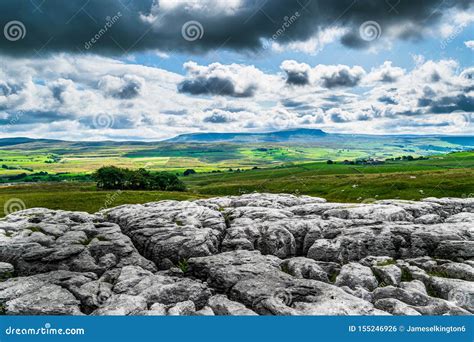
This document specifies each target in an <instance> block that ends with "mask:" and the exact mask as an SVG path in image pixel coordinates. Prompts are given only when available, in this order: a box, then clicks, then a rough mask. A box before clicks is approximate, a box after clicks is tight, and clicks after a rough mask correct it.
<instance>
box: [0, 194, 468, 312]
mask: <svg viewBox="0 0 474 342" xmlns="http://www.w3.org/2000/svg"><path fill="white" fill-rule="evenodd" d="M472 313H474V199H456V198H427V199H424V200H422V201H417V202H415V201H401V200H382V201H376V202H374V203H370V204H342V203H328V202H326V201H325V200H324V199H322V198H314V197H309V196H298V197H297V196H293V195H288V194H258V193H254V194H247V195H242V196H226V197H219V198H211V199H206V200H197V201H192V202H190V201H182V202H179V201H161V202H153V203H146V204H143V205H141V204H136V205H122V206H119V207H116V208H112V209H107V210H104V211H101V212H99V213H96V214H88V213H83V212H67V211H60V210H48V209H43V208H34V209H27V210H23V211H19V212H15V213H13V214H10V215H9V216H7V217H6V218H4V219H2V220H0V314H6V315H470V314H472Z"/></svg>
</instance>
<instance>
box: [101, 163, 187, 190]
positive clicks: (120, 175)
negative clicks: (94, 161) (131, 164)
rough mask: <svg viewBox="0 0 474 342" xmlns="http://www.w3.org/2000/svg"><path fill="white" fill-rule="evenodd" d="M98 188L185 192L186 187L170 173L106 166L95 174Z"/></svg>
mask: <svg viewBox="0 0 474 342" xmlns="http://www.w3.org/2000/svg"><path fill="white" fill-rule="evenodd" d="M93 177H94V179H95V180H96V182H97V187H98V188H100V189H106V190H165V191H185V190H186V186H185V185H184V183H183V182H182V181H181V180H180V179H179V178H178V177H177V176H176V175H174V174H172V173H169V172H153V173H151V172H149V171H147V170H145V169H138V170H130V169H123V168H119V167H115V166H104V167H101V168H100V169H98V170H97V171H96V172H94V174H93Z"/></svg>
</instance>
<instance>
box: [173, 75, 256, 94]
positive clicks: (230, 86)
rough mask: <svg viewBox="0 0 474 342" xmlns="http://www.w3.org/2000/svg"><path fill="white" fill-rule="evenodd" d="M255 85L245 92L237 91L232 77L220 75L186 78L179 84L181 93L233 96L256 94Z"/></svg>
mask: <svg viewBox="0 0 474 342" xmlns="http://www.w3.org/2000/svg"><path fill="white" fill-rule="evenodd" d="M255 89H256V88H255V87H254V86H250V87H248V88H246V89H245V91H243V92H240V93H238V92H236V90H235V85H234V83H233V82H232V80H230V79H226V78H219V77H209V78H205V77H199V78H196V79H190V80H184V81H183V82H181V83H180V84H179V85H178V91H179V92H180V93H188V94H192V95H222V96H233V97H251V96H253V95H254V94H255Z"/></svg>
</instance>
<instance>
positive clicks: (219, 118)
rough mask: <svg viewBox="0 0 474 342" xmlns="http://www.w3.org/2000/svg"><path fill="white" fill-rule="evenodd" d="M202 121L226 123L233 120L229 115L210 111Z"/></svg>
mask: <svg viewBox="0 0 474 342" xmlns="http://www.w3.org/2000/svg"><path fill="white" fill-rule="evenodd" d="M202 121H204V122H209V123H227V122H232V121H234V120H233V119H232V118H231V117H230V116H229V115H226V114H224V113H217V112H216V113H212V114H211V115H209V116H206V117H205V118H204V119H203V120H202Z"/></svg>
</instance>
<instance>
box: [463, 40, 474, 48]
mask: <svg viewBox="0 0 474 342" xmlns="http://www.w3.org/2000/svg"><path fill="white" fill-rule="evenodd" d="M464 45H466V47H468V48H469V49H471V50H474V40H468V41H466V42H464Z"/></svg>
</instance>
